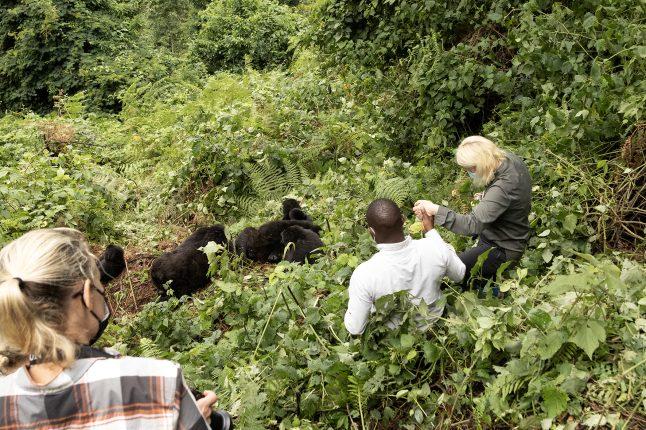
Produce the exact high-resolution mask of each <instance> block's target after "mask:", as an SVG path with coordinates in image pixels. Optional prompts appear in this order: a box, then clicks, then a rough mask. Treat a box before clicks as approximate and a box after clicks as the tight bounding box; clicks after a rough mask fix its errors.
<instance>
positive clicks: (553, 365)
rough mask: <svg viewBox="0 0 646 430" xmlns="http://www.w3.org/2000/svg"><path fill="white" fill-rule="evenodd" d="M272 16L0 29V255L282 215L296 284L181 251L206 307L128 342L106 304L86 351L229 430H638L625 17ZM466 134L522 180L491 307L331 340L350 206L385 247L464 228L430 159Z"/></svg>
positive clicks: (297, 11) (637, 69)
mask: <svg viewBox="0 0 646 430" xmlns="http://www.w3.org/2000/svg"><path fill="white" fill-rule="evenodd" d="M284 3H289V2H280V3H276V2H274V1H271V0H242V1H238V0H216V1H213V2H209V1H196V0H182V1H179V2H165V1H161V0H140V1H135V0H131V1H120V2H116V1H112V0H105V1H93V2H90V1H80V0H74V1H69V2H57V1H54V0H38V1H16V2H13V3H6V2H5V3H3V6H1V7H0V11H1V12H2V16H1V17H0V42H1V43H0V109H3V110H4V109H8V110H11V112H7V113H6V115H5V116H3V117H2V118H1V119H0V243H6V242H7V241H8V240H10V239H11V238H13V237H16V236H18V235H20V234H22V233H23V232H25V231H27V230H30V229H32V228H37V227H44V226H54V225H68V226H76V227H78V228H80V229H82V230H83V231H85V232H86V233H87V234H88V236H89V237H90V239H91V240H92V241H93V242H100V243H106V242H108V241H109V240H117V241H119V242H120V243H123V244H126V245H127V246H128V248H129V249H130V250H134V251H144V252H153V253H156V252H157V250H158V248H156V245H157V244H158V243H159V242H162V241H171V242H178V241H179V240H180V238H178V237H177V230H178V229H182V228H187V229H192V228H194V227H195V226H196V225H199V224H205V223H215V222H222V223H225V224H226V225H227V232H228V234H229V235H230V236H234V235H235V234H236V233H238V232H239V231H240V230H242V228H244V227H245V226H248V225H257V224H260V223H262V222H264V221H266V220H269V219H275V218H277V217H278V213H279V207H280V200H281V199H282V198H283V197H285V196H293V197H296V198H298V199H300V200H302V201H303V202H304V204H305V206H306V209H307V210H308V211H309V212H310V213H311V215H312V216H313V217H314V219H315V220H316V221H317V222H318V223H320V224H321V225H323V226H324V233H323V241H324V242H325V243H326V245H327V246H326V249H325V252H324V255H323V256H322V257H321V258H320V259H319V260H318V261H317V262H316V263H314V264H311V265H303V266H298V265H293V264H287V263H281V264H279V265H278V266H276V267H273V266H272V267H258V266H255V265H252V264H250V263H247V262H243V261H240V260H238V259H236V258H234V257H233V256H232V255H230V254H228V253H223V254H221V255H214V254H213V253H212V251H213V250H212V249H211V250H209V249H207V252H210V253H211V257H210V258H211V263H212V274H213V277H214V283H213V285H212V286H210V287H209V288H208V289H206V290H205V291H204V292H202V293H200V294H199V295H198V296H197V297H196V298H188V297H184V298H172V299H170V300H168V301H166V302H153V303H149V304H147V305H145V306H144V307H143V309H142V310H141V312H139V313H137V314H125V313H124V312H123V310H122V309H121V308H120V307H119V304H120V303H121V301H123V300H124V294H125V293H124V291H119V292H118V293H117V294H116V295H115V300H116V302H117V305H118V306H117V312H118V314H119V318H118V319H117V320H116V321H115V324H112V325H111V328H110V330H109V332H108V333H107V334H106V336H105V339H104V343H105V344H106V345H116V347H118V348H119V349H121V350H122V351H123V352H126V353H129V354H134V355H147V356H154V357H160V358H168V359H172V360H176V361H178V362H180V363H181V364H182V366H183V367H184V369H185V371H186V373H187V378H188V380H189V382H190V383H191V384H193V385H194V386H197V387H199V388H214V389H215V390H216V391H217V392H218V395H219V397H220V399H221V407H222V408H225V409H228V410H231V411H232V412H233V413H234V414H235V415H236V417H237V420H238V428H243V429H254V428H274V429H276V428H280V429H337V428H347V429H349V428H361V429H366V430H367V429H373V428H384V429H386V428H411V429H412V428H432V427H433V426H436V427H441V428H448V427H450V426H453V427H457V428H511V427H513V428H539V427H543V428H555V429H556V428H558V429H565V428H568V429H570V428H572V429H573V428H576V427H577V426H587V427H594V426H597V425H599V426H603V425H605V426H608V427H612V428H640V427H641V426H644V425H646V414H645V413H644V410H645V409H646V403H645V400H644V398H645V397H644V393H645V392H644V385H645V382H646V366H645V364H646V361H645V360H646V355H645V354H646V353H645V351H646V348H645V346H646V319H645V317H644V314H645V312H644V311H645V309H646V297H645V295H644V291H645V288H644V287H645V286H646V285H645V281H644V279H645V277H646V276H645V275H646V273H645V272H646V267H645V266H644V264H643V261H644V253H645V251H646V248H645V247H646V244H645V241H644V238H645V236H646V230H645V229H646V221H645V219H644V214H645V213H646V212H645V211H644V207H645V206H646V202H645V201H644V199H645V197H644V193H643V189H644V186H646V185H645V183H646V182H645V179H644V177H645V174H646V159H645V157H644V155H643V154H644V153H645V151H644V148H646V143H645V142H646V126H645V125H644V108H643V107H644V105H645V104H646V91H645V90H646V87H645V85H646V48H645V47H644V40H645V38H644V35H645V33H646V30H645V24H646V22H645V19H646V13H645V11H644V7H643V5H642V4H640V3H635V2H629V1H626V0H619V1H610V0H587V1H582V2H563V3H554V2H547V1H539V0H530V1H508V0H491V1H483V2H475V1H449V2H438V1H432V0H431V1H423V2H422V1H416V0H415V1H381V0H378V1H370V2H367V1H359V0H355V1H351V0H324V1H320V2H316V3H311V2H305V3H301V4H299V5H297V6H295V7H292V6H289V5H287V4H284ZM5 5H7V6H5ZM70 8H71V9H70ZM69 10H76V11H79V12H78V13H77V14H74V13H71V12H70V13H68V12H67V11H69ZM86 42H87V43H86ZM53 47H56V48H57V49H53ZM58 47H60V49H58ZM40 51H42V53H43V54H42V55H44V56H41V54H38V52H40ZM61 90H62V91H63V93H64V94H63V96H61V97H56V99H54V96H57V95H58V94H59V91H61ZM77 91H78V92H77ZM48 107H51V108H52V109H51V110H50V111H47V110H46V109H47V108H48ZM29 110H32V111H38V112H39V113H38V114H36V113H32V112H29ZM477 133H481V134H485V135H488V136H490V137H491V138H492V139H494V140H496V141H497V142H499V143H500V144H501V145H502V146H503V147H505V148H506V149H508V150H511V151H513V152H515V153H517V154H519V155H521V156H522V157H523V158H524V159H525V160H526V162H527V164H528V167H529V168H530V172H531V174H532V178H533V184H534V188H533V206H532V213H531V215H530V223H531V226H532V228H533V230H534V233H535V234H533V235H532V237H531V239H530V245H529V249H528V251H527V252H526V253H525V255H524V256H523V259H522V261H521V262H520V264H519V266H518V267H517V268H515V269H513V270H512V271H510V272H509V273H507V274H504V275H503V276H502V277H501V278H500V279H498V280H497V281H496V282H497V284H498V286H499V287H500V289H501V290H502V291H505V292H506V296H505V298H504V299H493V298H491V297H490V294H489V293H488V291H489V290H490V288H491V285H490V286H489V287H488V288H487V292H486V293H485V295H484V296H483V297H477V296H476V294H475V293H473V292H466V293H461V292H459V291H456V286H455V285H452V284H447V285H446V288H445V291H446V292H447V311H446V313H445V315H444V318H443V319H442V320H441V321H440V322H438V324H436V325H435V326H434V327H433V328H432V330H430V331H429V332H420V331H419V329H418V328H417V327H416V326H415V324H413V323H412V319H411V317H412V316H413V315H414V314H415V313H416V312H424V311H425V310H424V309H423V308H420V309H409V305H408V304H407V303H406V300H405V297H393V298H390V299H387V300H383V301H382V302H381V303H379V306H378V307H379V311H378V312H377V314H376V315H374V316H373V319H372V322H371V324H370V326H369V329H368V331H367V333H366V334H364V335H363V336H362V337H359V338H351V337H349V336H348V334H347V332H346V331H345V329H344V327H343V323H342V317H343V313H344V311H345V307H346V304H347V293H346V290H347V285H348V280H349V276H350V275H351V273H352V270H353V269H354V268H355V267H356V266H357V265H358V264H359V263H360V262H362V261H364V260H365V259H367V258H369V256H370V255H371V254H372V253H373V252H374V246H373V244H372V241H371V239H370V236H369V234H368V233H367V232H366V231H365V229H364V228H363V227H361V226H362V224H363V214H364V211H365V208H366V207H367V205H368V203H369V202H370V201H371V200H372V199H374V198H376V197H389V198H392V199H394V200H395V201H397V202H398V203H400V204H401V205H402V207H403V208H404V209H405V212H406V216H407V217H408V218H409V220H410V221H411V222H412V220H413V219H412V218H413V217H412V214H411V211H410V207H411V206H412V204H413V202H414V201H415V200H416V199H418V198H422V197H424V198H430V199H432V200H433V201H437V202H442V203H443V204H445V205H448V206H450V207H452V208H455V209H458V210H460V211H462V212H466V211H468V210H469V208H470V207H471V205H473V204H474V202H473V201H472V199H471V196H472V195H473V193H474V192H475V191H476V190H474V189H473V188H472V186H471V183H470V182H469V181H468V178H467V177H466V175H465V174H463V173H462V172H460V171H459V169H458V168H457V166H456V164H455V163H454V161H453V159H452V153H453V149H454V148H455V146H456V145H457V143H458V142H459V140H460V139H461V138H463V137H465V136H467V135H469V134H477ZM409 224H410V222H409ZM412 231H414V229H413V230H412ZM440 233H441V234H442V235H443V236H444V237H445V239H446V240H447V241H449V242H451V243H452V244H453V245H454V246H455V247H456V249H458V250H460V249H464V248H465V247H467V246H470V245H471V244H472V243H473V241H472V240H471V239H469V238H464V237H458V236H455V235H453V234H451V233H450V232H447V231H446V230H442V229H440ZM414 234H416V233H414ZM130 275H131V276H132V277H133V278H135V277H136V278H144V279H145V278H146V277H147V273H146V272H144V271H142V272H136V273H131V274H130ZM133 293H134V294H136V291H135V292H133ZM128 294H130V293H128ZM393 312H398V313H400V314H401V315H403V316H404V318H403V322H402V325H401V326H400V327H398V328H396V329H395V330H385V329H384V328H383V327H381V326H380V324H379V322H380V321H382V320H383V319H384V318H388V316H389V315H391V314H392V313H393Z"/></svg>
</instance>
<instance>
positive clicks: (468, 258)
mask: <svg viewBox="0 0 646 430" xmlns="http://www.w3.org/2000/svg"><path fill="white" fill-rule="evenodd" d="M489 249H490V251H489V254H488V255H487V258H486V259H485V260H484V262H483V263H482V266H481V267H480V270H479V271H477V272H476V273H474V274H473V276H472V275H471V270H472V269H473V267H474V266H475V265H476V263H477V261H478V257H479V256H480V255H482V254H483V253H484V252H486V251H487V250H489ZM458 257H459V258H460V260H462V262H463V263H464V265H465V266H466V272H465V273H464V280H463V281H462V290H468V289H469V287H470V286H471V285H473V286H474V287H475V288H476V289H477V290H479V291H481V290H482V288H483V287H484V286H485V285H486V283H487V281H488V280H490V279H494V278H495V277H496V272H497V271H498V268H499V267H500V266H501V265H502V264H503V263H504V262H506V261H511V264H510V265H509V266H511V265H513V264H514V263H516V261H517V259H513V258H509V257H507V255H506V254H505V250H504V249H502V248H498V247H496V246H494V245H493V244H490V243H486V242H484V241H483V240H482V239H480V240H479V241H478V244H477V245H476V246H475V247H473V248H469V249H467V250H466V251H463V252H461V253H460V254H458ZM493 293H494V295H495V296H497V295H498V288H497V287H494V289H493Z"/></svg>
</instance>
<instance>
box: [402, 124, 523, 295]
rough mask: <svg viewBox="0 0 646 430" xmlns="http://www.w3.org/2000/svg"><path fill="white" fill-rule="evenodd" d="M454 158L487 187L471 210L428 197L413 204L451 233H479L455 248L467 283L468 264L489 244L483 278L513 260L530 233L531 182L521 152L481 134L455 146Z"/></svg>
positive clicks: (474, 262)
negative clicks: (507, 149)
mask: <svg viewBox="0 0 646 430" xmlns="http://www.w3.org/2000/svg"><path fill="white" fill-rule="evenodd" d="M456 161H457V163H458V165H460V166H461V167H462V168H464V169H465V170H466V171H467V173H468V174H469V176H470V177H471V178H472V180H473V182H474V184H475V185H478V186H483V187H484V188H485V189H484V192H483V193H482V196H481V197H480V202H479V203H478V204H477V205H476V206H475V207H474V208H473V210H472V211H471V213H469V214H466V215H464V214H459V213H456V212H454V211H452V210H451V209H449V208H446V207H444V206H440V205H438V204H435V203H433V202H431V201H429V200H418V201H417V202H416V203H415V207H414V208H413V210H414V211H415V213H416V214H417V216H418V217H420V216H421V214H422V213H423V212H424V213H426V214H428V215H431V216H435V224H436V225H440V226H443V227H445V228H447V229H449V230H451V231H452V232H454V233H457V234H462V235H468V236H478V243H477V245H476V246H475V247H473V248H470V249H467V250H465V251H464V252H462V253H460V254H459V257H460V259H461V260H462V262H463V263H464V264H465V265H466V275H465V279H464V283H463V285H464V287H467V286H468V285H469V282H470V273H471V269H472V268H473V266H474V265H475V264H476V261H477V260H478V257H479V256H480V255H481V254H482V253H484V252H486V251H488V250H490V251H489V254H488V256H487V258H486V260H485V261H484V263H483V265H482V268H481V272H480V278H481V279H491V278H493V277H494V276H495V275H496V271H497V270H498V268H499V267H500V266H501V265H502V264H503V263H504V262H506V261H511V262H516V261H518V260H519V259H520V257H521V256H522V255H523V252H524V251H525V247H526V246H527V241H528V239H529V235H530V227H529V219H528V216H529V212H530V209H531V193H532V184H531V177H530V175H529V171H528V170H527V166H526V165H525V163H524V162H523V160H522V159H521V158H520V157H518V156H517V155H515V154H512V153H509V152H503V151H502V150H501V149H500V148H498V147H497V146H496V145H495V144H494V143H493V142H492V141H490V140H489V139H486V138H484V137H482V136H471V137H467V138H466V139H464V140H463V141H462V143H460V146H458V150H457V152H456Z"/></svg>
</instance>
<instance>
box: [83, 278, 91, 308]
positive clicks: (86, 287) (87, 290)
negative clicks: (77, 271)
mask: <svg viewBox="0 0 646 430" xmlns="http://www.w3.org/2000/svg"><path fill="white" fill-rule="evenodd" d="M83 303H85V306H86V307H87V308H88V309H89V310H92V307H93V304H92V281H90V280H89V279H86V280H85V282H84V283H83Z"/></svg>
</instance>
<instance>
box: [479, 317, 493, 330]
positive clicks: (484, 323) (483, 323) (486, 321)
mask: <svg viewBox="0 0 646 430" xmlns="http://www.w3.org/2000/svg"><path fill="white" fill-rule="evenodd" d="M477 321H478V325H479V326H480V327H481V328H485V329H486V328H491V327H493V326H494V324H495V321H494V320H493V319H492V318H489V317H479V318H478V319H477Z"/></svg>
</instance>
